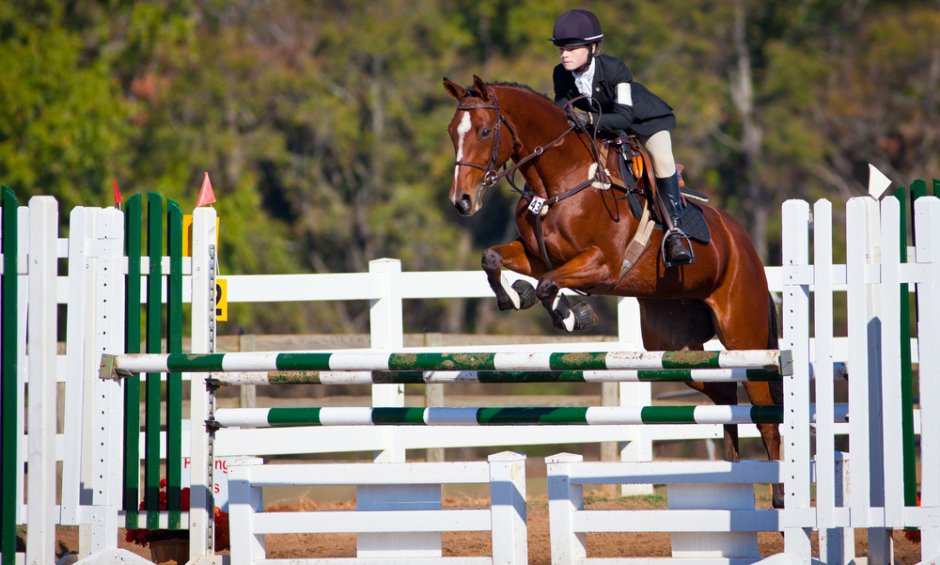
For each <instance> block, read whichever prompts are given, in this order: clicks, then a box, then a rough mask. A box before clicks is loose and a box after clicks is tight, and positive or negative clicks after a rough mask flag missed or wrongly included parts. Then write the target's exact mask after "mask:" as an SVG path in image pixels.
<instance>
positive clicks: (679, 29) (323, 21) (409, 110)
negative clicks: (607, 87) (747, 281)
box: [0, 0, 940, 333]
mask: <svg viewBox="0 0 940 565" xmlns="http://www.w3.org/2000/svg"><path fill="white" fill-rule="evenodd" d="M570 7H572V6H571V5H569V4H568V3H565V2H562V1H561V0H539V1H536V0H521V1H509V0H474V1H470V0H448V1H446V2H433V1H431V0H391V1H389V2H368V1H366V0H351V1H348V2H341V3H330V2H322V1H317V2H307V1H303V0H284V1H282V2H277V3H258V2H251V1H249V0H235V1H234V2H219V1H215V0H209V1H195V0H173V1H170V0H158V1H156V2H146V3H144V2H126V1H120V0H108V1H92V0H78V1H76V2H68V3H60V2H50V1H46V0H32V1H26V2H7V3H0V69H3V71H2V72H0V181H2V182H3V183H4V184H9V185H11V186H14V187H15V188H16V189H17V191H18V193H19V194H20V196H21V197H28V196H29V195H32V194H39V193H45V194H52V195H55V196H56V197H58V198H59V199H60V201H61V203H62V206H63V209H68V208H69V207H71V206H75V205H99V206H100V205H108V204H110V203H111V196H110V195H111V191H110V179H111V177H116V178H117V179H118V181H119V182H120V184H121V188H122V190H123V191H124V193H125V196H126V195H128V194H132V193H135V192H143V191H149V190H158V191H161V192H163V193H165V194H166V195H167V196H169V197H171V198H174V199H176V200H177V201H179V202H180V203H181V204H182V205H183V207H184V209H185V208H187V207H188V206H190V205H192V204H193V203H194V202H195V198H196V195H197V191H198V187H199V185H200V182H201V180H202V173H203V172H204V171H208V172H209V173H210V175H211V176H212V180H213V184H214V187H215V192H216V196H217V198H218V202H217V204H216V208H217V209H218V211H219V213H220V216H221V218H222V231H221V236H220V237H221V257H222V272H223V275H224V274H233V273H289V272H348V271H363V270H366V269H367V268H368V262H369V261H370V260H372V259H376V258H379V257H398V258H401V259H402V260H403V262H404V268H405V269H406V270H440V269H476V268H478V266H479V253H480V251H481V250H482V248H483V247H484V246H486V245H490V244H492V243H494V242H496V241H503V240H505V239H507V238H511V237H513V236H514V235H515V231H514V227H513V225H512V224H511V223H510V222H511V212H510V208H511V206H512V204H513V201H514V199H513V197H512V195H511V194H509V191H507V190H505V188H496V189H494V190H493V191H491V194H490V195H489V205H488V207H487V210H486V212H485V213H484V214H482V215H480V217H475V218H473V219H471V220H466V219H461V218H458V217H457V216H456V214H455V213H454V212H453V210H452V208H451V206H450V204H449V203H448V202H447V199H446V194H447V190H448V187H449V186H450V183H451V179H452V175H453V159H454V153H453V147H452V146H451V142H450V140H449V138H448V136H447V133H446V126H447V124H448V123H449V121H450V119H451V117H452V115H453V112H454V104H453V100H451V99H450V98H449V97H448V96H446V94H445V93H444V91H443V89H442V87H441V77H443V76H448V77H449V78H451V79H453V80H455V81H457V82H460V83H463V84H469V83H470V81H471V79H472V76H473V75H474V74H476V75H479V76H481V77H483V78H484V79H485V80H488V81H513V82H519V83H523V84H528V85H530V86H531V87H533V88H534V89H535V90H537V91H540V92H545V93H550V92H551V88H552V86H551V69H552V67H553V66H554V65H555V64H556V63H557V60H558V55H557V50H556V49H555V48H554V47H553V46H552V45H551V44H550V43H549V42H548V41H546V39H547V38H548V37H549V35H550V34H551V28H552V24H553V22H554V19H555V18H556V17H557V16H558V15H559V14H560V13H561V12H562V11H564V10H566V9H568V8H570ZM593 9H595V10H596V12H597V14H598V15H599V16H600V18H601V21H602V25H603V27H604V31H605V40H604V43H603V49H604V51H605V52H607V53H609V54H611V55H614V56H618V57H621V58H623V59H624V60H625V61H626V62H627V63H628V65H629V66H630V67H631V69H632V70H633V71H634V74H635V75H636V78H637V80H638V81H640V82H642V83H644V84H646V85H647V86H649V87H650V88H651V89H652V90H653V91H654V92H657V93H659V94H661V95H662V96H663V97H664V98H665V99H666V100H667V101H668V102H669V103H670V104H671V105H672V106H673V107H674V108H675V110H676V113H677V115H678V118H679V127H678V128H677V129H676V131H674V132H673V139H674V144H675V153H676V156H677V159H678V160H679V161H680V162H681V163H683V164H684V165H685V172H684V175H685V178H686V180H687V182H688V183H689V184H690V185H692V186H693V187H695V188H697V189H700V190H703V191H705V192H706V193H708V194H709V195H710V196H711V197H712V198H713V201H714V202H716V203H717V204H720V205H722V206H725V207H726V208H728V209H729V210H731V211H732V213H734V214H735V215H737V216H738V217H739V219H741V220H742V221H743V222H744V223H745V225H746V226H747V227H748V229H749V230H751V231H752V232H754V233H755V238H758V239H762V240H764V241H767V242H771V243H768V244H767V246H766V249H767V253H768V257H767V258H768V260H769V261H770V262H776V261H777V260H778V259H779V258H778V257H776V256H775V254H776V253H777V250H778V248H777V247H776V246H775V245H774V244H773V243H772V242H773V241H775V240H776V239H778V238H777V235H776V234H777V233H779V221H778V218H777V216H778V213H777V210H778V209H779V203H780V202H781V201H782V200H783V199H785V198H790V197H812V198H816V197H823V196H826V197H830V198H833V199H835V200H842V199H844V198H846V197H848V196H851V195H854V194H862V193H864V192H865V188H864V186H865V181H866V180H867V177H866V174H867V173H866V167H865V164H866V163H867V162H869V161H872V162H874V163H875V164H876V165H878V166H879V167H880V168H882V169H883V170H885V171H886V172H888V173H889V176H891V177H892V178H895V179H898V180H901V181H903V180H907V179H910V178H915V177H917V176H932V175H935V174H936V169H937V168H938V166H940V152H938V151H937V150H936V148H937V145H936V143H937V141H936V140H937V139H938V137H940V136H938V133H940V132H938V127H940V126H938V124H940V120H938V119H937V118H938V116H937V114H938V110H940V108H938V104H940V102H938V95H937V92H938V91H940V89H938V87H940V50H938V49H937V48H936V41H935V38H936V37H937V36H938V33H940V9H938V8H937V6H936V3H935V2H933V3H932V2H926V1H912V0H909V1H905V2H902V3H898V2H887V1H874V2H872V1H869V2H852V3H843V2H831V1H828V0H812V1H800V2H796V1H782V2H771V3H767V2H758V1H757V0H735V1H733V2H711V1H707V0H693V1H688V0H663V1H660V2H646V1H629V0H617V1H611V2H607V3H603V4H600V5H597V6H595V7H593ZM736 18H739V19H736ZM736 22H737V23H736ZM738 23H740V24H741V26H742V27H739V26H738ZM742 73H744V74H742ZM742 85H745V86H746V90H747V92H749V93H750V95H751V97H750V99H749V103H750V106H749V107H748V106H747V105H746V104H742V99H741V96H740V93H741V90H740V89H741V88H743V86H742ZM736 89H737V90H736ZM746 132H751V133H755V132H756V133H757V137H756V139H757V142H756V143H753V140H752V143H751V146H750V147H748V146H747V144H746V143H745V141H746V140H745V135H746ZM595 306H596V307H598V308H600V310H601V314H602V317H603V318H605V319H607V318H610V317H611V316H612V315H613V308H612V307H611V306H610V305H609V304H608V303H606V302H603V301H596V302H595ZM537 314H538V313H531V314H530V313H526V314H518V315H516V316H509V315H503V314H500V313H498V312H496V309H495V305H494V304H492V301H475V300H471V301H459V302H458V301H441V302H433V303H428V304H426V305H424V306H423V307H422V308H414V309H409V312H408V313H407V314H406V315H407V319H406V325H407V326H408V327H409V328H412V329H414V330H416V331H489V332H500V333H513V332H528V333H537V332H541V331H551V330H547V325H548V324H547V321H546V319H545V317H544V315H537ZM233 315H234V316H236V317H237V323H232V324H230V326H228V327H226V328H225V329H223V331H228V330H229V329H230V330H231V331H234V330H235V329H237V328H238V327H244V328H246V329H247V330H248V331H253V332H263V331H295V330H300V331H323V332H328V331H332V330H335V329H342V330H346V331H364V329H365V325H364V320H365V319H366V316H367V311H366V306H365V305H361V304H358V305H356V304H339V305H330V306H324V305H318V306H316V307H314V306H312V305H302V306H299V305H287V306H284V307H275V308H270V307H266V308H253V307H250V306H242V305H240V306H236V307H234V308H233ZM608 321H609V320H608ZM602 330H603V331H606V332H608V333H610V332H613V331H615V328H614V327H613V326H608V327H603V328H602Z"/></svg>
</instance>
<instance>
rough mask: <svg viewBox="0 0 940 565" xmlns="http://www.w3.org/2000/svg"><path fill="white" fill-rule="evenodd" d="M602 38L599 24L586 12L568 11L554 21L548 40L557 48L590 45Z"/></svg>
mask: <svg viewBox="0 0 940 565" xmlns="http://www.w3.org/2000/svg"><path fill="white" fill-rule="evenodd" d="M603 38H604V34H603V33H602V32H601V22H600V21H599V20H598V19H597V16H595V15H594V14H593V12H590V11H588V10H580V9H578V10H568V11H567V12H565V13H564V14H562V15H560V16H558V19H557V20H555V28H554V29H553V30H552V37H551V39H549V41H551V42H552V43H554V44H555V45H556V46H558V47H564V46H568V45H590V44H592V43H600V41H601V39H603Z"/></svg>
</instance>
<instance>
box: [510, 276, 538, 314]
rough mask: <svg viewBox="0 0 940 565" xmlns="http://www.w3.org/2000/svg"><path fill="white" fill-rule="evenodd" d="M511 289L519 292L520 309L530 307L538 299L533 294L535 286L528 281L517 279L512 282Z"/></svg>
mask: <svg viewBox="0 0 940 565" xmlns="http://www.w3.org/2000/svg"><path fill="white" fill-rule="evenodd" d="M512 289H513V290H515V291H516V292H518V293H519V301H520V302H521V305H520V306H519V309H520V310H525V309H526V308H531V307H533V306H535V303H536V302H538V301H539V299H538V297H537V296H535V287H534V286H532V285H531V284H530V283H529V281H524V280H522V279H519V280H517V281H516V282H514V283H512Z"/></svg>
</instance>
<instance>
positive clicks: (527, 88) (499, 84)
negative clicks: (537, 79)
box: [467, 82, 562, 112]
mask: <svg viewBox="0 0 940 565" xmlns="http://www.w3.org/2000/svg"><path fill="white" fill-rule="evenodd" d="M487 86H493V87H496V88H507V89H511V90H519V91H522V92H523V93H526V94H531V95H533V96H535V97H536V98H540V99H541V100H542V101H544V102H547V103H548V106H550V107H552V108H555V109H556V110H558V111H559V112H562V109H561V108H559V107H558V105H557V104H555V101H554V100H552V99H551V98H549V97H548V96H546V95H545V94H543V93H541V92H538V91H537V90H535V89H533V88H532V87H531V86H528V85H525V84H519V83H517V82H490V83H487ZM467 94H468V95H469V96H474V97H480V92H479V91H477V90H476V88H474V87H473V86H471V87H470V88H468V89H467Z"/></svg>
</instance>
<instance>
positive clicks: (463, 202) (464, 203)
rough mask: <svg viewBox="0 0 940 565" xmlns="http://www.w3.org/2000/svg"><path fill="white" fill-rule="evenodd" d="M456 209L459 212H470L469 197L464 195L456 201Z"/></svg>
mask: <svg viewBox="0 0 940 565" xmlns="http://www.w3.org/2000/svg"><path fill="white" fill-rule="evenodd" d="M457 209H458V210H460V211H461V212H468V211H469V210H470V195H469V194H464V195H463V196H461V197H460V200H458V201H457Z"/></svg>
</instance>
